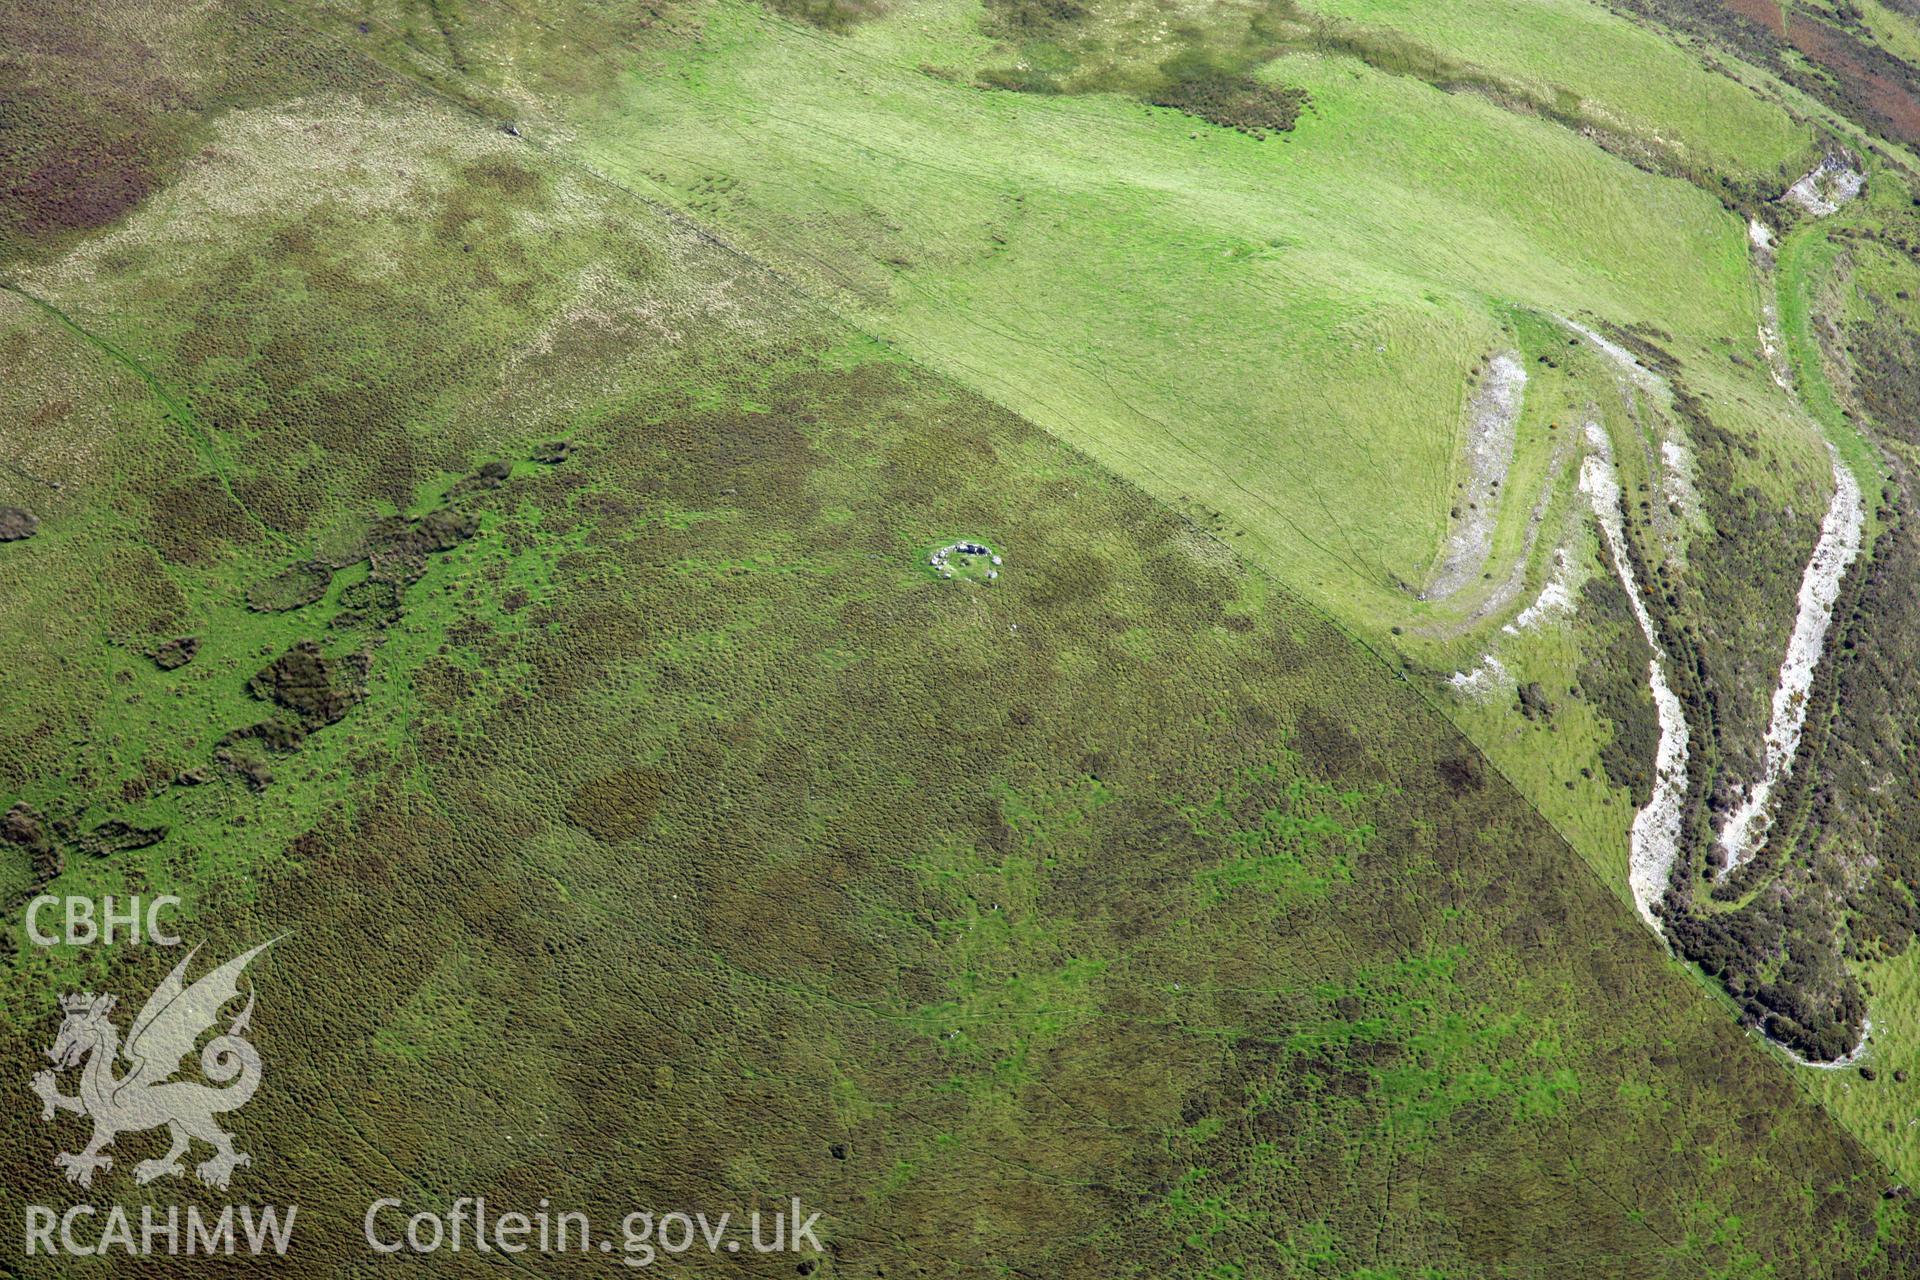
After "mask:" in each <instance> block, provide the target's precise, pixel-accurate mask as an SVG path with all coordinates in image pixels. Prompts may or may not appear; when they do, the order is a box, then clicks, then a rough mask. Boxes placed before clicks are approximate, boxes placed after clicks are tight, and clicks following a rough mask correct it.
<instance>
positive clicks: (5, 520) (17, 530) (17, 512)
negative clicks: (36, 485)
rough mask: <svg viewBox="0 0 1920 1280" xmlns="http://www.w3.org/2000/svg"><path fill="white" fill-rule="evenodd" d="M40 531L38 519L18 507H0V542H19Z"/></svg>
mask: <svg viewBox="0 0 1920 1280" xmlns="http://www.w3.org/2000/svg"><path fill="white" fill-rule="evenodd" d="M39 529H40V520H39V517H37V516H35V515H34V514H33V513H32V512H31V511H22V510H21V509H20V508H19V507H0V542H19V541H20V540H21V539H23V538H31V537H32V536H33V535H34V534H35V533H37V532H38V531H39Z"/></svg>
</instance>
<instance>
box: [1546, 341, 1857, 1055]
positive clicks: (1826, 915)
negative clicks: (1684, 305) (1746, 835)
mask: <svg viewBox="0 0 1920 1280" xmlns="http://www.w3.org/2000/svg"><path fill="white" fill-rule="evenodd" d="M1614 336H1615V337H1616V339H1617V340H1620V341H1623V342H1624V343H1626V344H1627V345H1628V346H1629V349H1630V350H1632V351H1633V352H1634V353H1635V354H1636V355H1637V356H1638V357H1639V358H1640V359H1641V361H1642V362H1643V363H1645V364H1646V365H1648V367H1650V368H1652V369H1654V370H1656V371H1658V372H1660V373H1661V374H1662V375H1663V376H1665V377H1667V378H1668V379H1669V381H1670V382H1671V385H1672V387H1673V407H1674V412H1675V414H1676V415H1677V416H1678V417H1679V418H1680V420H1681V423H1682V425H1684V427H1685V431H1686V437H1687V439H1688V440H1689V441H1690V442H1691V444H1692V446H1693V450H1694V456H1695V464H1696V467H1697V473H1696V474H1697V477H1698V487H1699V492H1700V495H1701V500H1702V503H1703V506H1704V508H1705V512H1706V515H1707V517H1708V519H1709V521H1710V524H1711V529H1712V533H1711V534H1710V535H1708V536H1705V537H1696V538H1695V539H1694V540H1693V541H1692V543H1691V545H1690V546H1689V548H1688V555H1687V561H1686V563H1685V564H1684V565H1680V564H1677V563H1675V562H1671V561H1669V562H1665V563H1662V564H1660V565H1659V566H1658V567H1657V568H1656V567H1655V563H1654V561H1653V558H1652V556H1651V555H1650V554H1649V553H1648V549H1647V546H1646V541H1647V539H1648V537H1649V536H1650V535H1649V533H1648V528H1649V520H1648V517H1649V515H1650V512H1651V495H1649V494H1646V493H1644V492H1642V493H1640V494H1632V493H1629V494H1627V495H1625V496H1626V500H1627V502H1628V503H1629V507H1630V509H1629V512H1628V514H1629V516H1630V517H1634V518H1630V519H1629V520H1628V522H1627V548H1628V554H1629V555H1630V556H1631V557H1632V559H1633V570H1634V573H1635V576H1636V578H1637V580H1638V581H1639V582H1641V583H1642V584H1644V585H1643V591H1644V595H1645V601H1646V605H1647V609H1648V612H1649V613H1650V614H1651V615H1652V617H1653V619H1654V623H1655V626H1656V628H1657V629H1658V632H1659V635H1660V637H1661V640H1662V643H1663V644H1664V645H1665V647H1666V649H1667V652H1668V657H1669V663H1668V669H1667V676H1668V680H1669V683H1670V684H1671V685H1672V687H1673V690H1674V693H1675V694H1676V696H1678V697H1679V699H1680V701H1681V704H1682V706H1683V709H1684V711H1685V714H1686V717H1687V725H1688V730H1689V738H1690V744H1689V760H1688V782H1689V786H1688V792H1687V795H1686V797H1685V798H1684V801H1683V807H1682V850H1683V856H1682V857H1681V858H1679V859H1678V860H1677V861H1676V862H1675V865H1674V869H1673V876H1672V880H1671V882H1670V884H1669V886H1668V891H1667V894H1666V896H1665V898H1664V899H1663V900H1662V901H1661V902H1660V903H1659V904H1658V905H1657V907H1656V911H1657V912H1658V914H1659V915H1660V916H1661V918H1662V919H1663V920H1664V922H1665V925H1666V930H1667V935H1668V938H1669V940H1670V941H1671V942H1672V944H1673V946H1674V949H1675V950H1676V951H1678V952H1679V953H1680V954H1681V955H1682V956H1684V957H1686V958H1687V959H1689V960H1693V961H1695V962H1697V963H1699V964H1700V965H1701V967H1702V968H1703V969H1705V970H1706V972H1707V973H1709V974H1710V975H1712V976H1714V977H1715V978H1717V979H1718V980H1719V981H1720V982H1721V983H1722V985H1723V986H1724V987H1725V988H1726V990H1727V992H1728V993H1729V994H1730V995H1731V996H1732V997H1733V998H1734V1000H1735V1001H1736V1002H1737V1003H1738V1005H1739V1006H1740V1008H1741V1011H1742V1016H1743V1018H1744V1019H1745V1020H1746V1021H1747V1022H1749V1023H1751V1024H1753V1025H1755V1026H1760V1027H1763V1028H1764V1029H1765V1030H1766V1031H1767V1033H1768V1034H1769V1035H1771V1036H1773V1038H1774V1039H1776V1040H1778V1041H1780V1042H1781V1043H1783V1044H1786V1045H1787V1046H1789V1047H1790V1048H1793V1049H1794V1050H1795V1051H1796V1052H1799V1053H1802V1054H1804V1055H1806V1056H1807V1057H1810V1058H1814V1059H1827V1058H1833V1057H1836V1056H1839V1055H1840V1054H1843V1053H1845V1052H1847V1051H1848V1050H1850V1049H1851V1048H1853V1046H1854V1045H1855V1044H1856V1043H1857V1042H1858V1040H1859V1036H1860V1033H1861V1019H1862V1017H1863V1016H1864V1013H1865V1001H1864V997H1863V995H1862V993H1861V991H1860V988H1859V984H1858V982H1857V980H1856V979H1855V978H1854V977H1853V975H1852V972H1851V970H1850V969H1849V968H1848V967H1847V965H1846V964H1845V955H1846V950H1847V941H1846V935H1845V929H1844V924H1845V913H1844V911H1843V910H1842V908H1841V906H1840V904H1839V903H1838V901H1837V900H1836V898H1835V896H1834V894H1833V893H1832V892H1831V889H1830V876H1829V875H1828V874H1827V873H1826V870H1825V869H1823V868H1822V867H1821V866H1820V865H1818V864H1817V863H1816V862H1814V861H1812V860H1809V859H1805V858H1799V859H1795V860H1792V861H1791V862H1789V861H1787V860H1786V859H1783V858H1780V857H1775V856H1767V857H1765V858H1756V859H1755V861H1754V863H1753V864H1750V866H1749V867H1748V868H1746V869H1745V870H1744V871H1743V872H1742V873H1741V874H1739V875H1736V876H1733V877H1731V878H1729V879H1728V880H1727V881H1726V882H1724V883H1720V882H1717V881H1716V880H1715V879H1714V876H1715V873H1716V872H1717V870H1718V868H1719V866H1720V854H1719V849H1718V844H1717V840H1716V833H1717V831H1718V829H1719V827H1720V826H1721V824H1722V823H1723V822H1724V820H1725V818H1726V815H1727V814H1728V813H1729V812H1730V811H1731V809H1732V808H1733V807H1734V805H1736V804H1737V803H1738V801H1739V800H1740V798H1741V796H1742V795H1743V794H1744V791H1743V788H1744V787H1745V786H1746V785H1747V783H1748V781H1749V780H1750V779H1752V778H1753V777H1756V776H1757V775H1758V772H1759V770H1760V767H1761V763H1762V754H1761V752H1762V744H1763V735H1764V733H1765V731H1766V727H1767V724H1768V722H1769V720H1770V718H1771V701H1770V699H1771V694H1772V690H1773V686H1774V683H1775V681H1776V679H1777V676H1778V668H1779V661H1780V657H1781V654H1782V653H1783V652H1784V648H1785V643H1786V636H1787V635H1788V633H1789V632H1790V630H1791V629H1792V626H1793V620H1794V611H1795V603H1796V600H1797V591H1798V584H1799V580H1800V575H1801V572H1802V570H1803V568H1804V566H1805V560H1806V557H1807V556H1808V555H1809V554H1810V553H1811V551H1812V547H1813V543H1814V540H1815V538H1816V537H1817V535H1818V520H1817V518H1816V517H1815V516H1812V515H1805V514H1795V515H1789V514H1788V513H1787V512H1786V511H1785V510H1783V509H1781V508H1780V507H1778V506H1777V505H1775V503H1774V501H1773V499H1771V498H1770V497H1768V496H1767V495H1766V494H1764V493H1763V492H1762V491H1760V490H1759V489H1758V488H1757V487H1754V486H1752V485H1749V484H1746V483H1744V482H1742V481H1741V479H1740V476H1741V475H1742V474H1743V473H1746V472H1750V471H1751V470H1752V468H1753V467H1754V465H1755V464H1756V463H1758V462H1759V461H1760V460H1761V455H1760V453H1759V451H1758V449H1757V447H1756V446H1754V445H1753V444H1751V443H1749V442H1747V441H1745V440H1743V439H1741V438H1740V437H1738V436H1736V435H1734V434H1733V433H1731V432H1729V431H1727V430H1725V429H1724V428H1722V427H1720V426H1719V425H1718V424H1717V423H1716V422H1715V421H1714V420H1713V415H1712V413H1711V411H1710V409H1709V406H1708V404H1707V403H1706V401H1705V400H1703V399H1702V398H1700V397H1699V396H1697V395H1695V394H1694V393H1693V392H1692V391H1691V390H1690V389H1689V388H1688V386H1687V385H1686V382H1685V380H1684V369H1683V368H1682V367H1681V366H1680V364H1679V362H1678V361H1677V360H1675V359H1674V358H1673V357H1672V356H1671V355H1670V354H1669V353H1668V352H1667V351H1666V350H1665V349H1664V348H1663V347H1662V346H1661V345H1660V337H1661V335H1659V334H1657V333H1651V332H1623V331H1615V333H1614ZM1650 411H1651V410H1650V409H1649V408H1648V407H1647V406H1646V405H1644V404H1643V406H1642V412H1650ZM1635 506H1637V510H1635V509H1633V508H1634V507H1635ZM1589 589H1590V590H1591V589H1592V588H1589ZM1602 590H1604V588H1602ZM1623 594H1624V593H1623ZM1618 603H1619V604H1621V605H1624V604H1625V603H1626V602H1625V600H1624V598H1622V599H1621V600H1620V601H1619V602H1618ZM1618 658H1619V659H1620V661H1613V660H1610V661H1609V666H1610V667H1611V668H1612V669H1613V670H1614V671H1616V672H1618V671H1627V670H1631V671H1633V672H1635V673H1636V674H1638V673H1642V672H1644V671H1645V669H1646V666H1645V662H1646V659H1645V656H1636V659H1635V660H1632V661H1631V662H1628V661H1626V659H1627V655H1626V654H1620V655H1618ZM1827 666H1828V667H1830V666H1831V664H1827ZM1581 680H1582V686H1583V688H1585V687H1586V686H1588V685H1589V684H1590V685H1591V686H1592V687H1591V688H1590V689H1589V690H1588V692H1589V696H1590V698H1592V699H1593V700H1594V703H1595V705H1596V707H1598V706H1600V703H1601V701H1602V700H1606V701H1613V702H1618V701H1620V700H1621V699H1624V698H1625V697H1626V691H1625V690H1624V689H1610V687H1609V684H1608V677H1607V674H1606V672H1604V671H1601V670H1599V669H1596V667H1595V666H1594V664H1593V663H1591V662H1590V663H1589V664H1588V665H1587V666H1586V668H1585V669H1583V672H1582V675H1581ZM1642 683H1643V684H1644V681H1642ZM1832 694H1833V686H1832V683H1831V676H1830V674H1828V673H1827V672H1824V671H1823V673H1822V676H1821V677H1820V678H1819V679H1817V680H1816V688H1815V690H1814V697H1815V699H1816V709H1817V707H1818V706H1819V705H1820V703H1819V702H1818V701H1817V700H1818V699H1821V698H1825V699H1826V700H1827V702H1826V704H1825V705H1828V706H1830V705H1831V698H1832ZM1628 705H1631V704H1628ZM1648 710H1649V712H1650V710H1651V709H1650V708H1649V709H1648ZM1629 714H1630V713H1629ZM1608 718H1609V719H1612V720H1614V727H1615V730H1616V735H1618V734H1619V732H1620V731H1621V730H1622V729H1623V728H1625V730H1626V737H1625V739H1624V740H1625V741H1627V742H1630V743H1633V746H1632V748H1631V750H1632V752H1633V754H1632V755H1631V756H1630V755H1627V754H1626V753H1624V752H1622V750H1621V749H1620V745H1619V744H1620V742H1621V741H1622V740H1623V739H1621V738H1620V737H1618V736H1616V740H1615V742H1614V743H1613V744H1609V746H1608V747H1607V748H1606V749H1605V750H1603V754H1602V763H1603V764H1604V765H1605V766H1606V768H1607V772H1608V776H1609V777H1610V778H1613V779H1614V780H1615V781H1616V782H1617V781H1620V780H1621V779H1622V778H1626V779H1632V778H1634V777H1635V776H1636V773H1637V769H1644V770H1648V771H1649V773H1648V775H1646V780H1645V782H1644V783H1642V784H1641V789H1638V790H1636V800H1639V799H1641V798H1642V797H1644V796H1645V795H1648V794H1650V785H1651V776H1650V770H1651V768H1652V764H1653V760H1654V757H1655V752H1656V750H1657V738H1658V730H1657V721H1656V722H1655V723H1652V724H1649V723H1647V722H1646V721H1645V720H1641V721H1639V723H1637V724H1636V723H1635V722H1634V721H1633V720H1632V719H1628V720H1626V721H1622V720H1620V719H1618V718H1616V715H1615V714H1613V713H1608ZM1815 722H1816V723H1817V720H1816V721H1815ZM1636 737H1638V738H1639V741H1638V742H1634V739H1635V738H1636ZM1636 757H1637V768H1636ZM1616 769H1618V770H1619V771H1620V772H1619V774H1616V773H1615V770H1616ZM1805 794H1806V793H1805V789H1804V788H1803V787H1800V786H1789V787H1787V788H1785V789H1783V794H1782V796H1781V798H1780V803H1781V804H1782V805H1783V806H1784V807H1783V808H1782V809H1781V810H1779V811H1778V812H1780V813H1781V814H1783V815H1786V819H1785V820H1786V821H1787V822H1788V823H1789V828H1790V827H1791V825H1792V823H1793V822H1794V821H1796V819H1794V818H1793V817H1792V814H1793V812H1794V811H1795V809H1796V808H1797V807H1803V804H1804V799H1805Z"/></svg>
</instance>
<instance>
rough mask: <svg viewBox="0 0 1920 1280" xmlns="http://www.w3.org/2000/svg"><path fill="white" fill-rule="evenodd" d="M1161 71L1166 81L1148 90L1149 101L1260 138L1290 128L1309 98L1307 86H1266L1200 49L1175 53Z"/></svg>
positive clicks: (1286, 130) (1284, 131)
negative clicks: (1217, 61)
mask: <svg viewBox="0 0 1920 1280" xmlns="http://www.w3.org/2000/svg"><path fill="white" fill-rule="evenodd" d="M1160 70H1161V71H1162V72H1163V73H1164V74H1165V76H1166V83H1165V84H1164V85H1163V86H1161V87H1160V88H1158V89H1154V90H1150V91H1149V92H1148V93H1147V95H1146V98H1147V101H1148V102H1150V103H1152V104H1153V105H1154V106H1156V107H1173V108H1174V109H1176V110H1179V111H1184V112H1186V113H1187V114H1188V115H1190V116H1198V117H1199V118H1200V119H1202V120H1205V121H1207V122H1208V123H1210V124H1217V125H1220V126H1222V127H1223V128H1228V129H1238V130H1239V131H1240V132H1242V133H1245V134H1250V135H1252V136H1253V137H1256V138H1261V137H1265V136H1266V135H1267V134H1269V133H1286V132H1288V131H1289V130H1291V129H1292V128H1293V126H1294V123H1295V122H1296V121H1297V120H1299V118H1300V112H1301V110H1302V109H1303V108H1304V107H1305V106H1306V105H1307V101H1308V97H1307V91H1306V90H1305V89H1290V88H1285V87H1280V86H1274V85H1267V84H1262V83H1261V82H1260V81H1258V80H1255V79H1254V78H1253V77H1252V76H1250V75H1245V74H1242V73H1239V72H1236V71H1233V70H1231V69H1230V68H1229V67H1225V66H1221V65H1220V64H1218V63H1216V62H1215V61H1214V60H1213V59H1211V58H1208V57H1207V56H1206V55H1205V54H1203V53H1200V52H1198V51H1188V52H1185V53H1180V54H1176V55H1175V56H1174V57H1172V58H1169V59H1168V60H1167V61H1166V62H1163V63H1161V64H1160Z"/></svg>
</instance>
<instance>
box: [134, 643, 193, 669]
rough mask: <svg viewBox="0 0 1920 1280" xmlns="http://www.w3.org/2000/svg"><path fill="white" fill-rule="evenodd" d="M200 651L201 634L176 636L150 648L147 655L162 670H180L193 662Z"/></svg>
mask: <svg viewBox="0 0 1920 1280" xmlns="http://www.w3.org/2000/svg"><path fill="white" fill-rule="evenodd" d="M199 652H200V637H199V636H176V637H175V638H173V639H172V640H166V641H163V642H161V643H160V644H158V645H155V646H154V647H153V648H152V649H149V650H148V651H147V657H149V658H151V659H152V660H153V665H154V666H156V667H158V668H160V669H161V670H162V671H178V670H179V669H180V668H181V667H184V666H186V665H187V664H188V663H189V662H192V661H193V659H194V655H196V654H198V653H199Z"/></svg>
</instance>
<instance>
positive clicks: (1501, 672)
mask: <svg viewBox="0 0 1920 1280" xmlns="http://www.w3.org/2000/svg"><path fill="white" fill-rule="evenodd" d="M1511 678H1512V677H1511V676H1509V675H1508V674H1507V664H1506V663H1504V662H1502V661H1500V659H1499V658H1497V657H1495V656H1494V655H1493V654H1491V653H1489V654H1488V655H1486V656H1485V657H1484V658H1482V659H1480V665H1479V666H1477V667H1475V668H1474V669H1473V670H1472V671H1456V672H1454V673H1453V675H1451V676H1450V677H1448V683H1450V684H1451V685H1453V687H1454V688H1455V689H1456V690H1457V691H1459V692H1461V693H1464V694H1471V695H1473V696H1476V697H1478V696H1484V695H1486V694H1489V693H1492V692H1493V691H1494V690H1495V689H1497V688H1499V687H1500V686H1501V685H1503V684H1505V683H1507V682H1508V681H1509V680H1510V679H1511Z"/></svg>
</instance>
